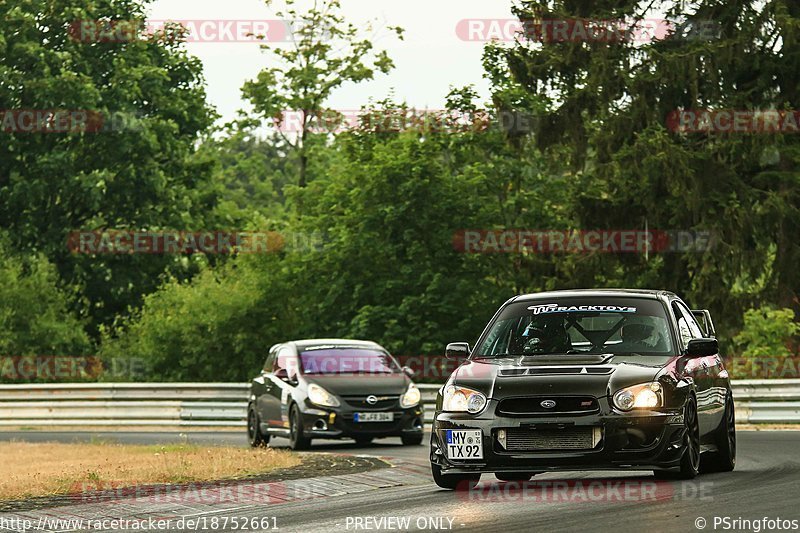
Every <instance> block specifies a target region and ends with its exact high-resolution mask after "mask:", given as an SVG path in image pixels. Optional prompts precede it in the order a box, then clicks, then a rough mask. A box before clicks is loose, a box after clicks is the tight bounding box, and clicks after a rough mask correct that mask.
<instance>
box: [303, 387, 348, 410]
mask: <svg viewBox="0 0 800 533" xmlns="http://www.w3.org/2000/svg"><path fill="white" fill-rule="evenodd" d="M308 399H309V401H310V402H311V403H313V404H316V405H321V406H323V407H339V405H340V404H339V399H338V398H336V396H334V395H333V394H331V393H330V392H328V391H326V390H325V389H323V388H322V387H320V386H319V385H317V384H316V383H311V384H310V385H309V386H308Z"/></svg>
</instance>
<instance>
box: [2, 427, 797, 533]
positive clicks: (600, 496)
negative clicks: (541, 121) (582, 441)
mask: <svg viewBox="0 0 800 533" xmlns="http://www.w3.org/2000/svg"><path fill="white" fill-rule="evenodd" d="M0 438H1V439H4V440H11V439H15V440H27V441H54V440H57V441H62V442H70V441H74V440H89V439H91V438H95V439H97V438H101V439H108V440H117V441H120V442H125V443H160V442H174V441H181V440H183V437H181V436H180V435H179V434H178V433H124V432H123V433H120V432H113V433H112V432H108V433H80V432H58V433H51V432H31V431H26V432H4V433H0ZM188 439H189V441H190V442H198V443H226V444H234V445H242V446H244V445H246V443H245V437H244V435H243V434H238V433H230V432H220V433H190V434H189V435H188ZM272 445H273V446H277V447H282V446H285V445H286V441H285V440H283V439H274V440H273V443H272ZM313 449H314V451H318V452H337V453H349V454H358V455H374V456H380V457H384V458H387V459H388V460H389V461H390V462H392V463H393V464H395V465H396V467H395V468H391V469H381V470H377V471H373V472H370V473H368V474H369V475H366V474H364V475H362V474H353V475H347V476H338V479H336V478H334V477H328V478H320V481H319V484H318V485H317V486H318V487H321V486H325V487H326V491H327V495H319V496H318V497H314V498H313V499H312V500H292V499H291V498H287V501H284V502H280V503H273V504H263V503H261V504H253V503H250V504H246V505H245V504H240V505H236V506H231V505H229V504H226V505H216V506H215V505H214V504H213V503H212V504H204V505H202V506H200V505H191V506H184V507H183V508H166V507H164V506H161V507H160V508H159V510H158V511H159V513H160V515H161V516H164V515H165V514H166V515H169V514H170V513H172V514H173V515H175V516H178V515H180V516H185V515H187V514H188V515H192V516H202V517H205V518H206V519H208V518H209V517H214V516H216V517H220V518H222V517H225V516H227V515H231V516H233V515H235V516H237V517H252V518H258V519H262V518H264V517H269V518H272V517H274V524H275V525H277V527H278V530H280V531H300V532H315V531H375V530H383V531H392V530H405V529H411V530H416V529H430V530H437V529H438V530H451V529H452V530H462V531H502V532H505V533H509V532H512V531H542V532H550V531H585V530H588V529H592V530H606V531H614V532H625V531H630V532H637V533H640V532H642V531H648V532H649V531H656V532H660V531H698V526H704V527H703V528H702V529H704V530H706V531H759V530H760V531H766V530H769V529H770V528H769V527H768V526H769V525H770V524H769V523H767V525H766V526H765V525H764V524H765V522H763V521H764V519H765V518H766V519H769V520H776V519H780V520H782V521H786V520H788V521H791V520H800V505H798V503H800V432H793V431H740V432H739V457H738V465H737V468H736V471H734V472H733V473H728V474H713V475H706V476H700V477H698V478H697V479H696V480H694V481H691V482H688V481H683V482H681V481H660V480H659V481H656V480H655V478H653V476H652V474H651V473H649V472H626V473H616V472H608V473H606V472H600V473H597V472H595V473H589V472H570V473H565V474H553V473H550V474H542V475H539V476H536V477H535V478H534V479H533V480H532V481H531V482H530V483H528V484H518V483H502V482H500V481H498V480H496V479H495V478H494V476H489V475H486V476H484V477H483V478H482V480H481V484H480V485H479V486H478V488H477V489H474V490H473V491H471V492H462V493H456V492H451V491H445V490H440V489H439V488H438V487H436V486H435V485H434V484H433V482H432V480H431V479H430V477H429V474H428V462H427V446H425V445H423V446H413V447H408V446H405V447H404V446H402V445H401V444H400V443H399V439H383V440H379V441H376V442H375V443H374V444H373V445H371V446H368V447H359V446H356V445H355V444H354V443H352V442H350V441H341V442H339V441H321V442H320V443H319V444H317V443H315V444H314V448H313ZM331 487H336V488H331ZM326 491H321V492H326ZM104 505H106V506H107V508H103V506H104ZM111 506H112V503H107V504H104V503H96V504H94V506H93V507H92V506H89V507H87V508H85V509H77V508H71V507H70V506H66V507H58V508H51V509H47V510H45V511H42V510H40V511H38V512H36V511H31V512H25V513H22V512H21V513H19V515H25V516H31V517H34V518H35V517H37V516H41V515H42V514H43V513H45V514H47V515H48V516H51V517H52V516H60V515H65V516H66V515H69V516H85V515H86V513H89V512H91V513H94V515H93V516H97V515H98V513H103V512H106V511H107V512H108V515H107V516H115V517H124V516H128V517H132V518H141V517H143V516H144V515H143V513H145V514H152V510H151V509H148V508H146V507H145V506H138V507H137V506H134V505H121V504H120V503H119V502H113V508H111ZM82 512H83V515H82V514H81V513H82ZM126 513H127V515H126ZM4 516H6V517H8V516H10V515H9V514H6V515H4ZM715 517H716V519H717V525H716V527H715V525H714V522H715ZM725 517H727V518H728V519H729V522H719V520H721V519H723V518H725ZM390 518H391V519H390ZM735 519H744V520H751V521H759V523H758V524H746V523H744V522H734V520H735ZM403 520H406V522H404V521H403ZM703 520H705V522H703ZM748 525H749V527H746V526H748ZM772 525H773V526H774V525H775V524H772ZM790 525H791V523H790V522H785V523H783V526H784V527H783V529H787V527H786V526H790ZM726 526H727V527H726ZM737 526H738V527H737ZM756 528H758V529H756ZM185 529H189V528H188V527H187V528H185ZM195 529H202V528H195ZM207 530H211V528H208V529H207ZM217 530H223V528H221V527H219V526H218V528H217ZM225 530H229V531H230V530H233V529H232V528H230V527H229V528H227V529H225ZM257 530H269V529H266V528H257Z"/></svg>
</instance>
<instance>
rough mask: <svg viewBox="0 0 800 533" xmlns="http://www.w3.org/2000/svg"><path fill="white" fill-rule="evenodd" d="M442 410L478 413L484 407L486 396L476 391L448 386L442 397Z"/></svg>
mask: <svg viewBox="0 0 800 533" xmlns="http://www.w3.org/2000/svg"><path fill="white" fill-rule="evenodd" d="M442 398H443V401H442V410H443V411H451V412H455V413H472V414H475V413H480V412H481V411H483V408H484V407H486V396H484V395H483V393H481V392H478V391H476V390H472V389H468V388H466V387H458V386H455V385H450V386H449V387H447V388H446V389H445V390H444V395H443V396H442Z"/></svg>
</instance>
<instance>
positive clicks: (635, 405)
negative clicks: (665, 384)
mask: <svg viewBox="0 0 800 533" xmlns="http://www.w3.org/2000/svg"><path fill="white" fill-rule="evenodd" d="M662 405H664V392H663V389H662V388H661V384H660V383H657V382H652V383H642V384H641V385H634V386H633V387H626V388H624V389H621V390H618V391H617V392H616V393H615V394H614V407H616V408H617V409H619V410H620V411H631V410H633V409H653V408H655V407H661V406H662Z"/></svg>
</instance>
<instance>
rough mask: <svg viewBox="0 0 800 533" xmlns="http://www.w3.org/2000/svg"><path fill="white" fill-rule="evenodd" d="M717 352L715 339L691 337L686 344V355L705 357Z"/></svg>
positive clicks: (717, 346) (717, 344) (717, 345)
mask: <svg viewBox="0 0 800 533" xmlns="http://www.w3.org/2000/svg"><path fill="white" fill-rule="evenodd" d="M717 353H719V342H717V339H692V340H690V341H689V344H688V345H687V346H686V355H688V356H689V357H706V356H709V355H715V354H717Z"/></svg>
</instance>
